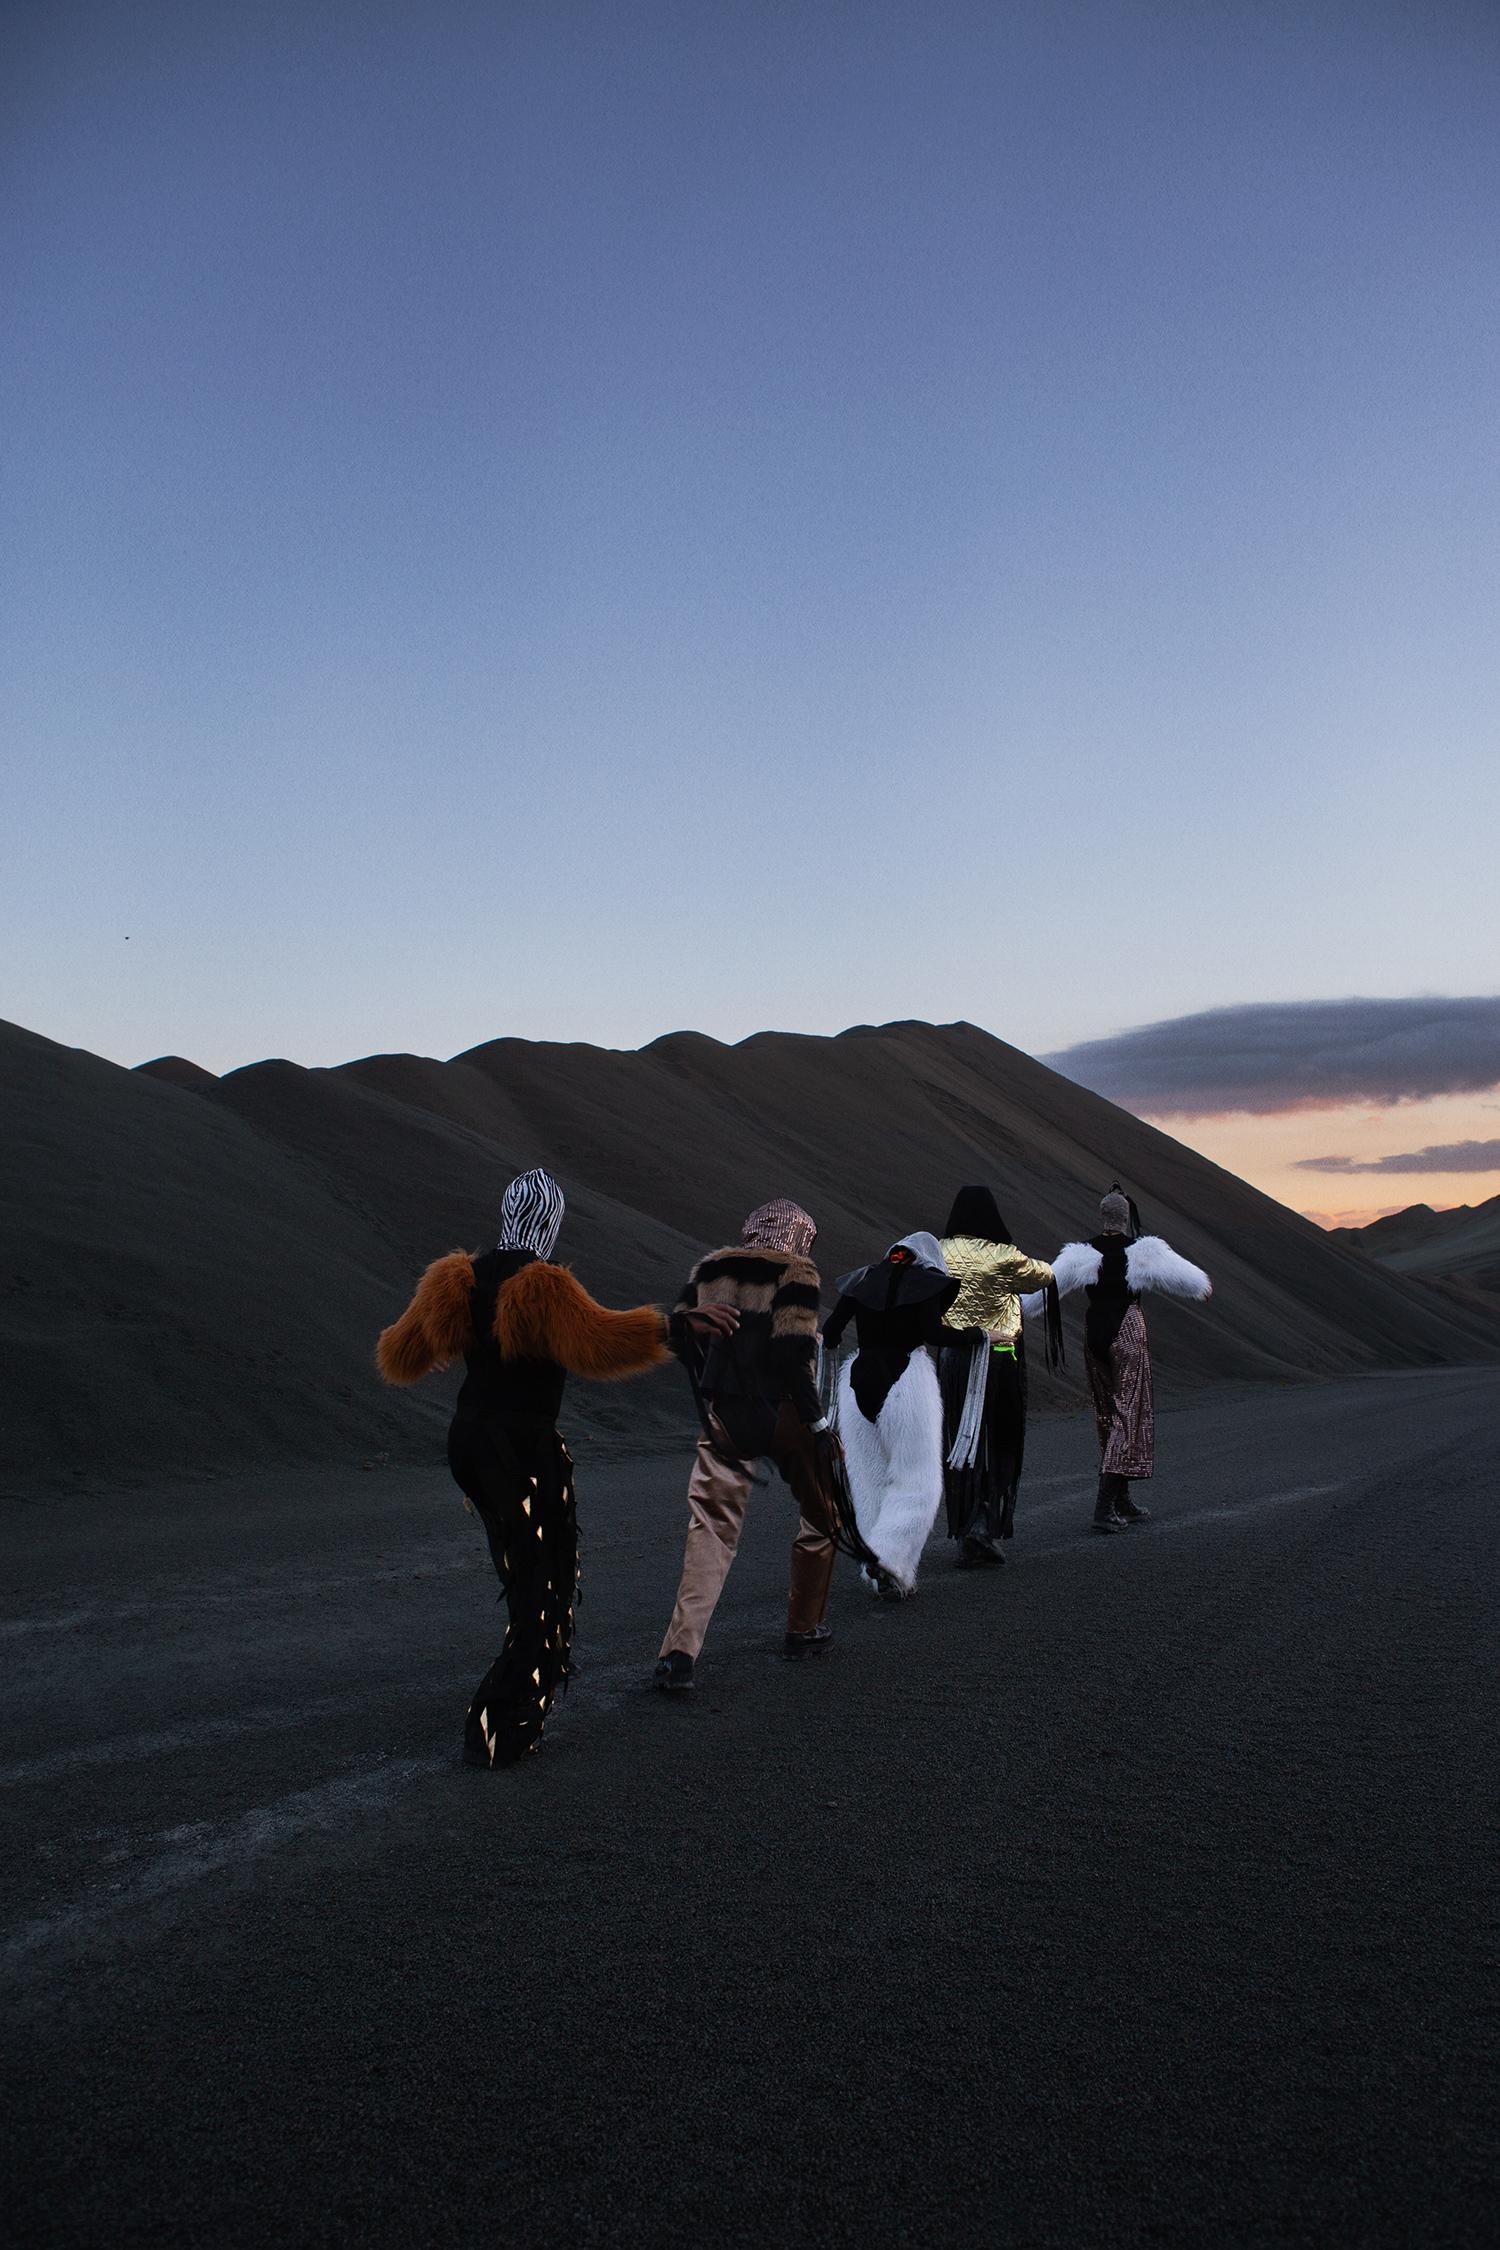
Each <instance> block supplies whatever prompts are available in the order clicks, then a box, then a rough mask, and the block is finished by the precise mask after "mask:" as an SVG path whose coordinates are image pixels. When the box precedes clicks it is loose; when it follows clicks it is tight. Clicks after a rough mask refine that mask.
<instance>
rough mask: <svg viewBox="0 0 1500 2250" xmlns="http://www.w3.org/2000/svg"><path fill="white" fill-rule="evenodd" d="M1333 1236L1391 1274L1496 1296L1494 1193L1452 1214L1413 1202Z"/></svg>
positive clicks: (1499, 1266) (1499, 1282)
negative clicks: (1436, 1279)
mask: <svg viewBox="0 0 1500 2250" xmlns="http://www.w3.org/2000/svg"><path fill="white" fill-rule="evenodd" d="M1338 1236H1339V1240H1340V1241H1341V1242H1345V1243H1347V1244H1348V1245H1349V1246H1350V1247H1351V1248H1352V1249H1358V1250H1363V1251H1365V1252H1367V1254H1368V1255H1369V1256H1370V1257H1372V1258H1376V1259H1378V1260H1379V1262H1380V1264H1381V1265H1383V1266H1385V1267H1388V1268H1389V1270H1390V1271H1391V1272H1392V1273H1402V1274H1439V1275H1442V1276H1443V1277H1444V1278H1445V1279H1447V1280H1451V1281H1458V1282H1463V1283H1464V1284H1466V1285H1467V1286H1468V1287H1469V1288H1471V1289H1489V1290H1493V1291H1495V1292H1496V1293H1497V1294H1500V1195H1492V1196H1491V1197H1490V1199H1489V1201H1488V1202H1487V1203H1475V1204H1467V1203H1466V1204H1462V1205H1460V1207H1459V1208H1458V1209H1457V1210H1455V1211H1434V1210H1433V1208H1432V1206H1431V1204H1430V1203H1413V1204H1410V1205H1408V1207H1407V1209H1406V1210H1404V1211H1392V1212H1389V1213H1388V1214H1387V1216H1386V1217H1385V1218H1383V1219H1373V1220H1372V1221H1371V1222H1370V1224H1369V1226H1367V1227H1341V1228H1339V1230H1338Z"/></svg>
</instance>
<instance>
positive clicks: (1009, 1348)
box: [990, 1344, 1016, 1359]
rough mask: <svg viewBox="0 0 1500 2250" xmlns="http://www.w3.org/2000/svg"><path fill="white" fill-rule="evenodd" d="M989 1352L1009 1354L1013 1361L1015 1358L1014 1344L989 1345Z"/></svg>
mask: <svg viewBox="0 0 1500 2250" xmlns="http://www.w3.org/2000/svg"><path fill="white" fill-rule="evenodd" d="M990 1350H991V1351H992V1352H1009V1353H1010V1356H1011V1358H1012V1359H1014V1358H1015V1356H1016V1347H1015V1345H1014V1344H991V1346H990Z"/></svg>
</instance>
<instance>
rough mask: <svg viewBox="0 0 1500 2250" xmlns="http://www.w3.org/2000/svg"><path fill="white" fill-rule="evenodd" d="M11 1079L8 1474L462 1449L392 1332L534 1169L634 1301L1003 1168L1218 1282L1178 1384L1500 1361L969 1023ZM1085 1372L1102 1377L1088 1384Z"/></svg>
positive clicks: (892, 1214)
mask: <svg viewBox="0 0 1500 2250" xmlns="http://www.w3.org/2000/svg"><path fill="white" fill-rule="evenodd" d="M0 1072H3V1079H4V1085H5V1093H6V1114H7V1119H8V1122H9V1125H10V1131H9V1134H8V1136H7V1142H6V1169H5V1174H4V1178H3V1182H0V1332H3V1340H4V1344H5V1351H6V1362H7V1367H8V1372H9V1375H10V1378H11V1379H10V1381H9V1382H8V1383H7V1385H6V1390H5V1404H4V1408H3V1417H0V1462H3V1475H4V1477H5V1481H6V1483H7V1486H8V1487H9V1488H10V1489H12V1490H14V1489H17V1488H21V1487H24V1488H27V1489H30V1488H31V1487H32V1486H34V1485H35V1484H37V1483H38V1482H40V1481H45V1482H49V1483H50V1482H54V1481H59V1480H61V1481H67V1480H69V1479H72V1478H89V1479H106V1478H107V1479H111V1480H120V1479H128V1478H131V1477H143V1476H147V1475H151V1474H154V1473H160V1472H164V1471H167V1470H171V1469H179V1468H205V1469H208V1468H215V1467H235V1468H243V1467H245V1466H247V1465H253V1464H255V1463H257V1462H270V1461H285V1460H309V1461H317V1460H345V1461H347V1460H351V1459H360V1458H364V1457H368V1456H373V1455H376V1454H379V1453H390V1454H391V1455H392V1456H397V1455H402V1454H412V1453H416V1452H435V1451H436V1449H437V1446H438V1444H439V1443H440V1438H441V1431H442V1426H443V1422H444V1419H445V1416H446V1412H447V1399H448V1397H449V1395H450V1394H451V1389H452V1387H453V1381H454V1378H452V1377H451V1376H450V1377H448V1378H445V1379H444V1380H443V1381H441V1382H436V1383H433V1384H431V1385H429V1386H427V1388H426V1390H425V1392H424V1393H423V1394H422V1395H420V1396H411V1395H397V1394H393V1393H391V1392H388V1391H384V1390H383V1389H382V1388H381V1386H380V1385H379V1384H378V1382H377V1381H376V1380H375V1378H374V1376H373V1374H372V1371H371V1364H370V1351H371V1346H372V1343H373V1339H374V1336H375V1333H376V1331H377V1330H378V1329H379V1328H380V1326H381V1325H382V1324H383V1323H384V1322H385V1321H387V1320H389V1319H390V1318H392V1317H393V1315H394V1314H395V1313H396V1312H397V1311H398V1310H399V1309H400V1307H401V1305H402V1304H403V1303H404V1301H405V1298H406V1295H407V1292H408V1290H409V1288H410V1285H411V1282H412V1279H413V1277H414V1276H415V1274H416V1273H417V1272H418V1271H419V1269H420V1268H421V1266H422V1265H423V1264H424V1263H425V1262H426V1261H427V1259H428V1258H430V1257H432V1256H434V1255H435V1254H436V1253H438V1252H440V1251H442V1250H446V1249H450V1248H452V1247H453V1246H454V1245H455V1244H458V1243H464V1244H468V1245H477V1244H479V1243H481V1242H483V1241H485V1240H486V1239H488V1238H489V1236H490V1234H491V1230H492V1228H493V1224H494V1218H495V1213H496V1210H497V1207H498V1203H499V1197H500V1192H501V1189H502V1188H503V1186H504V1183H505V1181H506V1180H507V1179H508V1178H509V1177H510V1175H511V1173H512V1172H513V1171H515V1170H516V1169H517V1168H518V1167H520V1166H522V1165H525V1164H530V1163H536V1162H544V1163H547V1164H549V1165H551V1166H552V1168H553V1169H554V1170H555V1171H556V1172H557V1173H558V1175H559V1177H560V1178H561V1179H562V1180H563V1182H564V1184H565V1186H566V1188H567V1191H568V1195H569V1219H568V1227H567V1232H566V1235H565V1237H564V1253H565V1255H567V1256H568V1257H569V1258H570V1259H571V1260H572V1261H573V1262H574V1263H575V1264H576V1265H577V1267H578V1269H579V1271H580V1273H581V1274H582V1275H583V1276H584V1278H585V1279H586V1280H587V1281H588V1282H589V1284H590V1285H591V1286H592V1287H593V1288H594V1289H595V1290H596V1291H597V1292H598V1294H599V1295H601V1296H602V1297H604V1298H605V1299H606V1300H608V1301H612V1302H615V1303H625V1302H632V1301H635V1300H637V1299H640V1298H642V1297H650V1298H655V1299H657V1300H663V1299H667V1298H670V1296H671V1295H672V1294H673V1293H674V1291H675V1289H676V1286H677V1284H678V1282H679V1280H680V1279H681V1276H682V1274H683V1272H684V1271H685V1269H686V1267H687V1265H688V1264H689V1263H690V1261H691V1260H692V1258H693V1257H694V1256H696V1255H697V1254H698V1252H699V1251H700V1250H701V1249H702V1248H703V1247H704V1246H705V1245H706V1244H709V1243H711V1242H715V1241H718V1240H721V1239H723V1238H724V1237H725V1236H726V1235H728V1234H732V1233H733V1232H734V1231H736V1229H737V1227H738V1224H739V1220H740V1218H741V1216H742V1215H743V1213H744V1211H745V1210H746V1209H748V1208H749V1207H750V1206H751V1205H752V1204H754V1203H756V1202H759V1201H761V1200H762V1199H764V1198H765V1197H766V1196H768V1195H771V1194H781V1193H785V1194H791V1195H795V1196H797V1197H799V1198H800V1199H801V1200H802V1201H803V1202H805V1203H806V1204H807V1205H808V1206H809V1208H810V1209H812V1211H813V1212H814V1213H815V1215H816V1216H817V1218H818V1220H819V1223H820V1225H821V1228H822V1239H821V1242H820V1247H819V1255H820V1259H821V1261H822V1263H823V1265H824V1270H825V1272H827V1273H828V1274H830V1275H832V1274H836V1273H838V1272H840V1271H842V1270H843V1268H844V1267H845V1266H846V1265H852V1264H854V1263H856V1262H858V1261H860V1260H862V1259H864V1258H867V1257H869V1256H871V1255H873V1254H876V1253H878V1252H879V1251H880V1250H881V1249H882V1248H883V1247H884V1246H885V1244H886V1243H887V1242H888V1241H889V1240H890V1239H891V1238H892V1237H893V1236H895V1235H896V1234H899V1233H903V1232H905V1231H906V1230H907V1229H908V1228H910V1227H912V1226H931V1227H940V1226H941V1223H942V1220H943V1217H944V1214H945V1212H946V1208H947V1204H948V1200H949V1197H950V1195H951V1193H952V1190H953V1188H954V1187H955V1186H956V1185H957V1184H959V1183H960V1182H961V1181H963V1180H966V1179H988V1180H990V1181H991V1182H993V1184H994V1185H995V1187H996V1190H997V1192H998V1194H999V1196H1000V1199H1001V1204H1002V1208H1003V1209H1004V1210H1005V1211H1006V1213H1007V1216H1008V1217H1009V1219H1010V1221H1011V1224H1012V1226H1013V1228H1014V1230H1015V1233H1016V1235H1017V1236H1018V1238H1019V1239H1020V1240H1021V1241H1022V1242H1023V1243H1024V1244H1026V1245H1027V1246H1028V1247H1030V1248H1033V1249H1036V1250H1039V1251H1041V1252H1043V1253H1044V1254H1045V1253H1047V1252H1049V1251H1051V1250H1053V1249H1055V1248H1056V1246H1057V1244H1058V1243H1059V1242H1061V1241H1063V1240H1064V1239H1066V1238H1067V1237H1069V1236H1071V1235H1077V1234H1081V1233H1086V1232H1088V1231H1089V1230H1090V1229H1091V1227H1092V1224H1093V1219H1094V1212H1095V1207H1096V1203H1097V1198H1098V1195H1099V1193H1100V1190H1101V1189H1102V1188H1103V1187H1105V1186H1107V1185H1108V1184H1109V1182H1110V1180H1111V1179H1113V1178H1114V1177H1116V1176H1117V1175H1118V1177H1120V1178H1121V1179H1122V1180H1124V1181H1126V1182H1127V1184H1128V1185H1129V1186H1130V1187H1131V1189H1132V1191H1133V1192H1134V1193H1135V1195H1136V1198H1137V1200H1138V1201H1139V1202H1140V1204H1141V1205H1142V1208H1143V1214H1144V1216H1145V1218H1146V1221H1147V1223H1148V1224H1149V1225H1150V1226H1152V1227H1154V1228H1158V1229H1160V1231H1162V1232H1163V1233H1165V1234H1167V1235H1168V1236H1169V1237H1170V1238H1171V1239H1172V1241H1173V1242H1174V1243H1176V1244H1177V1246H1178V1247H1179V1248H1180V1249H1181V1250H1183V1251H1184V1252H1185V1253H1186V1254H1187V1255H1188V1256H1190V1257H1192V1258H1195V1259H1197V1260H1199V1261H1200V1262H1201V1263H1202V1264H1204V1265H1206V1266H1207V1267H1208V1268H1209V1270H1210V1271H1211V1273H1212V1274H1213V1276H1214V1280H1215V1284H1216V1294H1215V1297H1214V1300H1213V1303H1212V1305H1211V1306H1208V1307H1206V1308H1198V1307H1184V1306H1177V1305H1170V1304H1166V1303H1162V1304H1160V1305H1153V1307H1152V1312H1151V1320H1152V1329H1153V1335H1154V1338H1155V1341H1156V1346H1157V1356H1158V1363H1159V1366H1160V1369H1161V1374H1162V1380H1163V1387H1164V1389H1166V1390H1167V1391H1168V1392H1170V1390H1171V1388H1172V1387H1173V1386H1177V1387H1182V1386H1185V1385H1188V1384H1193V1383H1202V1382H1206V1381H1217V1380H1236V1379H1239V1380H1244V1379H1249V1380H1272V1381H1295V1380H1304V1379H1307V1378H1308V1377H1313V1376H1318V1375H1334V1374H1344V1373H1349V1372H1351V1371H1356V1370H1358V1369H1361V1368H1366V1367H1376V1366H1390V1365H1402V1364H1437V1363H1440V1362H1444V1361H1462V1360H1466V1359H1475V1358H1481V1357H1489V1356H1493V1355H1494V1354H1495V1352H1496V1350H1497V1348H1500V1327H1497V1325H1496V1323H1495V1321H1494V1320H1492V1319H1491V1318H1489V1316H1488V1314H1487V1312H1486V1310H1485V1308H1484V1307H1483V1306H1479V1307H1478V1308H1475V1307H1473V1306H1466V1305H1464V1304H1461V1303H1456V1302H1452V1301H1449V1300H1447V1299H1446V1298H1445V1296H1444V1294H1443V1293H1442V1291H1441V1290H1439V1289H1435V1288H1431V1287H1429V1286H1427V1285H1426V1284H1423V1283H1421V1282H1412V1281H1408V1280H1405V1279H1403V1278H1398V1277H1396V1276H1394V1275H1390V1274H1387V1273H1385V1272H1383V1271H1382V1270H1381V1269H1380V1268H1378V1267H1375V1266H1372V1264H1371V1263H1370V1261H1369V1260H1368V1258H1367V1257H1365V1256H1364V1255H1362V1254H1361V1253H1359V1252H1358V1251H1356V1250H1353V1249H1350V1248H1348V1247H1345V1246H1344V1245H1342V1244H1340V1243H1337V1242H1335V1241H1333V1240H1331V1239H1330V1238H1329V1237H1328V1236H1327V1235H1324V1234H1322V1233H1320V1232H1319V1231H1318V1229H1317V1228H1315V1227H1313V1226H1311V1225H1310V1224H1308V1223H1307V1222H1306V1221H1305V1220H1302V1219H1300V1218H1298V1217H1297V1216H1296V1214H1295V1213H1293V1212H1291V1211H1288V1210H1286V1209H1284V1208H1283V1207H1282V1206H1281V1205H1279V1204H1276V1203H1273V1202H1271V1201H1270V1200H1269V1199H1268V1198H1267V1197H1265V1196H1263V1195H1260V1194H1258V1193H1257V1192H1256V1190H1254V1189H1253V1188H1250V1187H1248V1186H1247V1185H1246V1184H1245V1183H1244V1182H1243V1181H1241V1180H1237V1179H1235V1178H1234V1177H1233V1176H1232V1175H1231V1174H1229V1173H1226V1172H1223V1171H1221V1170H1220V1169H1218V1167H1217V1166H1215V1165H1212V1164H1209V1163H1208V1162H1207V1161H1206V1160H1205V1159H1204V1158H1202V1157H1200V1156H1197V1155H1195V1154H1194V1153H1193V1151H1191V1150H1190V1149H1186V1148H1184V1147H1182V1146H1181V1145H1180V1144H1179V1143H1178V1142H1175V1141H1172V1140H1170V1139H1169V1138H1168V1137H1167V1136H1166V1135H1165V1134H1163V1133H1160V1132H1158V1131H1156V1130H1155V1129H1154V1128H1153V1127H1151V1126H1148V1125H1144V1124H1142V1123H1141V1122H1140V1121H1139V1120H1138V1119H1135V1118H1132V1117H1130V1116H1128V1115H1126V1114H1125V1113H1124V1112H1123V1111H1120V1110H1117V1109H1115V1108H1114V1107H1113V1106H1112V1105H1111V1104H1110V1103H1108V1102H1106V1101H1103V1100H1101V1099H1100V1098H1099V1097H1098V1096H1096V1095H1093V1094H1090V1093H1087V1092H1085V1091H1084V1090H1083V1089H1082V1088H1080V1087H1078V1086H1075V1085H1073V1084H1071V1083H1070V1082H1069V1081H1068V1080H1066V1079H1064V1078H1060V1077H1058V1076H1057V1075H1056V1073H1055V1072H1052V1071H1050V1070H1048V1069H1046V1068H1045V1067H1044V1066H1043V1065H1042V1064H1040V1063H1037V1062H1034V1061H1032V1060H1031V1059H1030V1058H1029V1057H1027V1056H1025V1055H1022V1054H1019V1053H1018V1052H1017V1051H1016V1050H1015V1049H1013V1048H1010V1047H1007V1046H1005V1045H1004V1044H1003V1043H1002V1042H1000V1041H998V1040H996V1039H993V1038H991V1037H989V1036H988V1035H987V1034H985V1033H983V1032H980V1031H977V1030H975V1029H974V1028H973V1027H972V1026H970V1025H966V1024H957V1025H950V1026H945V1027H941V1028H937V1027H933V1026H931V1025H926V1024H892V1025H888V1026H886V1027H884V1028H883V1029H878V1030H876V1029H869V1028H861V1029H858V1030H854V1031H849V1032H845V1033H844V1034H842V1035H841V1036H840V1037H838V1038H836V1039H828V1040H824V1039H811V1038H800V1037H794V1036H790V1035H784V1034H779V1033H765V1034H762V1035H760V1036H758V1037H756V1038H754V1039H749V1040H746V1041H744V1042H743V1043H742V1044H741V1045H739V1046H736V1047H725V1046H721V1045H719V1044H718V1043H717V1042H715V1041H713V1040H711V1039H706V1038H702V1037H700V1036H698V1035H696V1034H691V1033H681V1034H676V1035H674V1036H672V1037H670V1038H666V1039H661V1040H658V1041H656V1042H655V1043H654V1044H653V1045H652V1046H650V1047H647V1048H645V1049H643V1050H642V1051H641V1052H639V1053H614V1052H607V1051H604V1050H601V1049H597V1048H591V1047H584V1046H549V1045H543V1044H535V1045H534V1044H528V1043H526V1042H524V1041H518V1040H498V1041H495V1042H493V1043H491V1044H490V1045H487V1046H483V1047H479V1048H475V1049H474V1050H473V1051H472V1052H470V1053H468V1054H466V1055H461V1056H459V1057H457V1058H456V1059H455V1060H454V1061H453V1062H450V1063H440V1062H435V1061H432V1060H428V1059H424V1058H422V1057H418V1056H409V1055H382V1056H372V1057H369V1058H367V1059H366V1060H364V1061H360V1062H354V1063H350V1064H347V1065H345V1066H343V1067H342V1068H340V1069H336V1070H303V1069H300V1068H298V1067H296V1066H294V1065H293V1064H291V1063H286V1062H264V1063H257V1064H254V1065H252V1066H251V1067H249V1068H247V1069H244V1070H238V1071H233V1072H231V1073H229V1074H228V1075H227V1076H226V1077H224V1078H221V1079H215V1078H213V1077H211V1076H210V1074H208V1073H207V1072H198V1071H196V1070H195V1069H193V1068H192V1067H191V1066H184V1065H183V1063H182V1062H181V1060H180V1059H174V1060H173V1061H172V1063H171V1065H170V1067H169V1068H167V1069H157V1068H156V1067H154V1066H153V1067H148V1068H146V1069H144V1070H138V1071H126V1070H120V1069H117V1068H116V1067H115V1066H114V1065H112V1064H110V1063H106V1062H102V1061H100V1060H99V1059H98V1058H97V1057H96V1056H92V1055H87V1054H83V1053H80V1052H78V1051H77V1050H74V1049H69V1048H63V1047H59V1046H55V1045H54V1044H52V1043H51V1042H50V1041H48V1040H45V1039H41V1038H38V1037H37V1036H36V1035H34V1034H32V1033H29V1032H25V1031H21V1030H17V1029H14V1028H10V1027H6V1028H4V1029H3V1030H0ZM1072 1334H1073V1341H1074V1350H1075V1360H1076V1356H1077V1324H1076V1321H1075V1322H1073V1323H1072ZM1041 1388H1042V1389H1043V1391H1044V1393H1045V1392H1046V1390H1047V1388H1048V1386H1047V1385H1046V1384H1045V1383H1043V1384H1042V1386H1041ZM1077 1388H1078V1370H1077V1367H1076V1365H1075V1367H1074V1368H1073V1370H1072V1371H1071V1372H1070V1375H1069V1376H1068V1377H1067V1378H1066V1379H1065V1381H1064V1384H1063V1386H1062V1391H1063V1395H1073V1396H1076V1395H1077ZM1054 1395H1055V1393H1054ZM570 1420H571V1422H572V1425H573V1426H574V1427H576V1428H580V1429H584V1430H591V1431H593V1432H595V1433H599V1434H614V1435H617V1436H622V1437H625V1436H628V1437H631V1438H635V1437H639V1436H650V1435H652V1434H656V1435H662V1434H665V1433H666V1432H668V1431H670V1430H677V1431H684V1432H685V1431H686V1429H687V1428H688V1426H689V1417H688V1412H687V1405H686V1400H685V1397H684V1394H683V1388H682V1385H681V1382H680V1379H679V1378H678V1377H677V1376H676V1375H675V1373H674V1372H672V1371H667V1372H665V1373H663V1374H661V1375H658V1376H653V1377H651V1378H649V1379H647V1380H646V1381H643V1382H641V1383H639V1384H636V1385H632V1386H630V1387H628V1388H626V1389H622V1390H607V1389H601V1388H599V1387H597V1386H596V1387H587V1386H579V1387H578V1388H577V1390H576V1392H575V1394H574V1396H573V1399H572V1403H571V1405H570Z"/></svg>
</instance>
